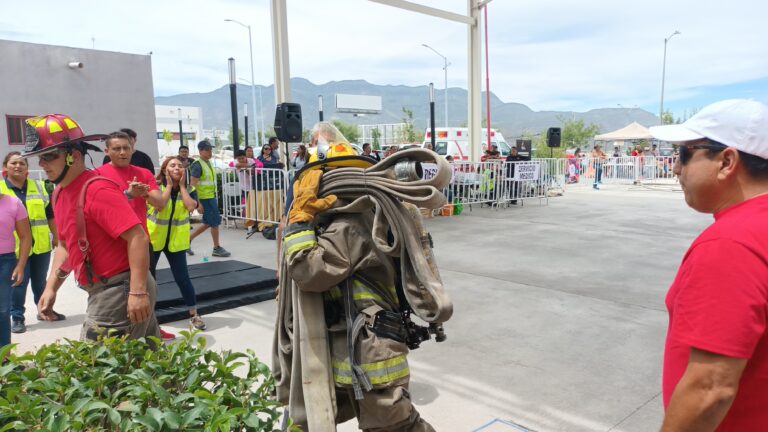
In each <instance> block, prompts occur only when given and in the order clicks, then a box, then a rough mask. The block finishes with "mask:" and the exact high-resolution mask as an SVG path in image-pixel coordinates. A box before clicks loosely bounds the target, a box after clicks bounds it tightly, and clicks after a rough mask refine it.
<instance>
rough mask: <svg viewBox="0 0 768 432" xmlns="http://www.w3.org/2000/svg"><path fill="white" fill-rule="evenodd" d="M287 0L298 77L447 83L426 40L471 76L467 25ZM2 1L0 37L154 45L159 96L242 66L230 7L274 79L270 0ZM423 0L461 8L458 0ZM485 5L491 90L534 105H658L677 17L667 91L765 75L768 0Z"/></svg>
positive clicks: (130, 48) (363, 5)
mask: <svg viewBox="0 0 768 432" xmlns="http://www.w3.org/2000/svg"><path fill="white" fill-rule="evenodd" d="M287 2H288V20H289V21H288V28H289V32H290V36H289V37H290V58H291V73H292V75H293V76H301V77H304V78H307V79H309V80H311V81H313V82H315V83H324V82H327V81H339V80H344V79H365V80H367V81H370V82H374V83H377V84H395V85H398V84H404V85H422V84H425V83H427V82H430V81H433V82H435V85H436V86H437V88H442V86H443V71H442V59H440V58H439V57H438V56H437V55H435V54H434V53H433V52H431V51H429V50H427V49H426V48H424V47H422V46H421V44H422V43H427V44H429V45H431V46H432V47H434V48H435V49H437V50H438V51H440V52H441V53H442V54H443V55H446V56H447V57H448V58H449V60H450V62H451V66H450V67H449V69H448V72H449V85H450V86H452V87H463V88H466V77H467V61H466V50H467V43H466V37H467V31H466V28H465V26H464V25H462V24H458V23H453V22H447V21H443V20H440V19H437V18H432V17H428V16H425V15H421V14H416V13H413V12H408V11H401V10H398V9H395V8H392V7H388V6H385V5H382V4H378V3H373V2H369V1H365V0H324V1H322V2H319V1H316V0H287ZM5 3H6V4H4V5H3V14H2V16H0V29H2V30H0V38H7V39H13V40H23V41H28V42H38V43H47V44H57V45H69V46H79V47H90V46H91V37H94V38H95V46H96V48H97V49H105V50H114V51H125V52H131V53H138V54H144V53H147V52H149V51H152V52H153V59H152V60H153V72H154V77H155V91H156V93H158V94H164V95H165V94H174V93H179V92H206V91H210V90H212V89H214V88H217V87H219V86H221V85H223V84H225V83H226V81H227V62H226V60H227V58H228V57H230V56H232V57H235V58H236V59H237V63H238V75H239V76H241V77H243V78H246V79H250V66H249V55H248V44H247V30H246V29H244V28H242V27H240V26H238V25H236V24H233V23H226V22H224V19H225V18H233V19H237V20H239V21H242V22H244V23H248V24H251V26H252V32H253V51H254V57H255V59H254V63H255V76H256V82H257V83H259V84H264V85H268V84H271V83H272V81H273V72H272V45H271V39H270V38H271V31H270V17H269V2H268V1H267V0H259V1H256V0H253V1H245V0H226V1H215V2H214V1H211V0H209V1H202V0H197V1H181V0H164V1H159V2H153V1H148V0H135V1H131V2H119V3H118V2H114V1H113V2H109V1H105V2H98V3H96V2H93V1H92V0H73V1H70V2H68V4H67V7H61V4H60V3H55V2H52V1H49V0H41V1H38V2H36V3H35V7H34V10H35V11H36V12H35V13H30V9H29V7H28V6H26V5H24V4H23V3H20V2H5ZM420 3H422V4H425V5H429V6H433V7H439V8H442V9H447V10H451V11H453V12H456V13H466V1H465V0H442V1H441V0H420ZM96 5H98V6H96ZM40 11H49V12H51V11H53V12H52V13H40ZM488 12H489V32H490V34H489V39H490V44H489V51H490V64H491V90H492V91H493V92H495V93H496V94H497V95H498V96H499V97H500V98H501V99H502V100H504V101H507V102H520V103H525V104H527V105H529V106H531V108H533V109H535V110H551V109H575V110H588V109H592V108H598V107H605V106H608V107H614V106H616V104H618V103H620V104H622V105H624V106H627V107H629V106H634V105H639V106H641V107H654V106H655V105H656V104H657V103H658V97H659V90H660V81H661V61H662V52H663V40H664V38H665V37H667V36H668V35H669V34H671V33H672V32H673V31H674V30H680V31H681V32H682V34H681V35H679V36H675V37H674V39H672V40H671V41H670V42H669V45H668V48H669V50H668V57H667V97H666V99H667V100H669V101H670V102H671V101H675V100H677V101H681V102H683V101H685V100H686V99H688V98H693V97H696V96H702V92H704V93H706V92H707V91H709V90H708V89H711V88H716V87H719V86H724V85H730V84H738V83H742V82H749V81H755V80H758V84H755V85H762V86H765V85H766V84H765V83H766V82H768V45H766V43H765V41H766V40H768V26H766V25H765V23H764V20H765V17H766V16H768V3H766V2H763V1H760V0H731V1H729V2H727V3H723V2H719V1H714V0H699V1H694V0H679V1H671V2H670V1H662V0H646V1H644V2H627V1H612V2H606V1H604V0H587V1H579V2H574V1H568V0H550V1H534V0H525V1H523V0H516V1H512V0H495V1H492V2H491V3H490V4H489V10H488ZM759 80H762V81H759ZM754 91H755V93H756V94H763V95H765V94H766V93H768V91H766V89H765V88H756V89H754Z"/></svg>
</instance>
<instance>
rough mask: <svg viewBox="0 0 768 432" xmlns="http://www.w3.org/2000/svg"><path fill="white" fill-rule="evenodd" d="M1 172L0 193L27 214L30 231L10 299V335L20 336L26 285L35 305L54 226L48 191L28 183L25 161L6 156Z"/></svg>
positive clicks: (56, 318)
mask: <svg viewBox="0 0 768 432" xmlns="http://www.w3.org/2000/svg"><path fill="white" fill-rule="evenodd" d="M3 171H5V172H6V175H5V178H4V179H3V180H2V181H0V193H2V194H5V195H12V196H16V197H17V198H18V199H19V200H20V201H21V202H22V204H24V207H25V208H26V209H27V213H28V214H29V224H30V227H31V228H32V250H31V252H30V255H29V259H28V260H27V265H26V266H25V268H24V280H23V281H22V283H21V286H19V287H18V288H16V289H14V290H13V294H12V297H11V320H12V324H11V332H13V333H24V332H25V331H27V326H26V324H25V320H24V312H26V308H25V307H24V303H25V302H26V300H27V285H28V284H29V283H30V282H31V285H32V295H33V296H34V300H35V304H37V303H38V302H39V301H40V296H41V295H42V294H43V290H44V289H45V280H46V278H47V277H48V266H49V265H50V263H51V251H52V250H53V248H54V247H56V243H57V235H56V224H55V223H54V220H53V207H52V206H51V201H50V197H49V196H48V191H47V190H46V189H45V185H44V184H43V182H42V181H40V180H29V179H27V175H28V174H29V165H27V160H26V159H23V158H22V157H21V153H19V152H16V151H14V152H10V153H8V154H7V155H6V156H5V158H4V159H3ZM18 253H19V241H18V239H17V240H16V254H17V255H18ZM42 318H43V317H41V316H40V315H39V314H38V320H39V321H61V320H63V319H65V318H66V317H65V316H64V315H63V314H60V313H58V312H53V311H51V313H49V314H48V319H47V320H44V319H42Z"/></svg>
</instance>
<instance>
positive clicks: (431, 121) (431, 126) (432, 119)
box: [429, 83, 437, 151]
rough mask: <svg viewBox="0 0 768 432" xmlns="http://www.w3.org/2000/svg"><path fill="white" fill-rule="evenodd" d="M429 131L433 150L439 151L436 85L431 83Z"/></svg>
mask: <svg viewBox="0 0 768 432" xmlns="http://www.w3.org/2000/svg"><path fill="white" fill-rule="evenodd" d="M429 132H430V135H431V136H432V139H431V142H432V151H437V149H436V148H435V144H436V140H437V137H435V85H434V84H433V83H429Z"/></svg>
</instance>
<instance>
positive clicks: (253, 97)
mask: <svg viewBox="0 0 768 432" xmlns="http://www.w3.org/2000/svg"><path fill="white" fill-rule="evenodd" d="M224 21H227V22H233V23H235V24H239V25H241V26H243V27H245V28H247V29H248V49H249V50H250V53H251V106H252V107H253V112H254V114H255V113H256V81H255V80H254V78H253V38H252V37H251V26H250V25H247V24H243V23H241V22H240V21H237V20H233V19H225V20H224ZM259 100H261V89H259ZM262 108H263V107H262V106H261V105H259V111H258V112H259V114H258V115H259V117H261V135H262V137H263V136H264V115H263V113H262ZM255 135H258V133H256V134H255ZM262 137H258V136H257V137H256V143H257V144H258V146H259V147H261V146H262V145H261V140H262V139H263V138H262Z"/></svg>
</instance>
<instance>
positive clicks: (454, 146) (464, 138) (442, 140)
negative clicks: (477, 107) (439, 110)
mask: <svg viewBox="0 0 768 432" xmlns="http://www.w3.org/2000/svg"><path fill="white" fill-rule="evenodd" d="M435 135H437V136H436V137H435V149H434V150H435V152H437V154H439V155H441V156H449V155H450V156H453V159H454V160H455V161H469V160H470V156H471V155H470V148H469V129H467V128H455V127H449V128H444V127H443V128H435ZM431 142H432V130H431V129H430V128H427V131H426V132H425V133H424V142H423V143H422V145H421V146H422V147H425V146H426V145H427V144H429V143H431ZM482 144H483V148H482V150H481V153H484V152H485V151H486V150H487V149H488V129H487V128H484V129H483V142H482ZM491 145H496V146H498V148H499V152H501V156H502V157H507V155H509V151H510V147H509V144H507V141H506V140H505V139H504V135H502V134H501V132H499V131H497V130H496V129H491Z"/></svg>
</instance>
